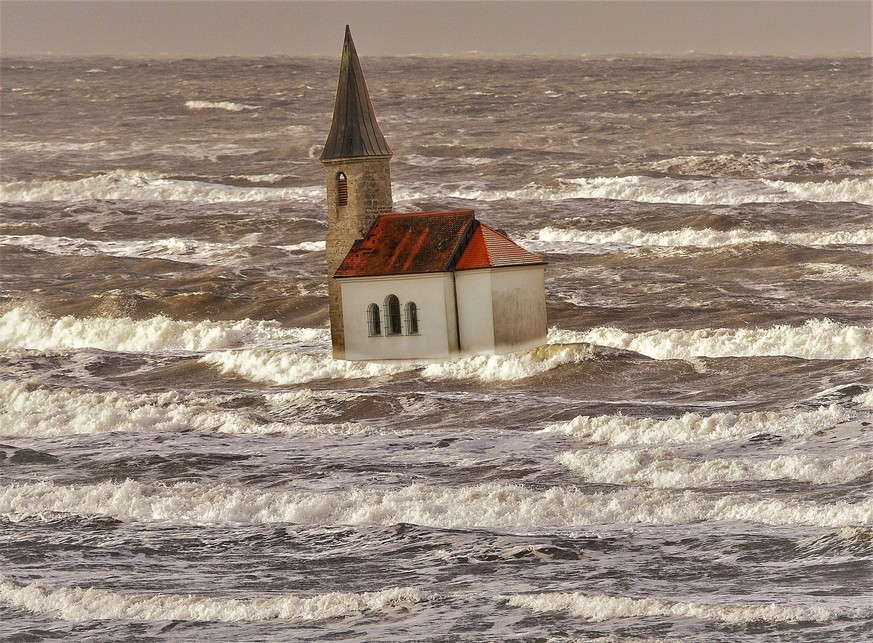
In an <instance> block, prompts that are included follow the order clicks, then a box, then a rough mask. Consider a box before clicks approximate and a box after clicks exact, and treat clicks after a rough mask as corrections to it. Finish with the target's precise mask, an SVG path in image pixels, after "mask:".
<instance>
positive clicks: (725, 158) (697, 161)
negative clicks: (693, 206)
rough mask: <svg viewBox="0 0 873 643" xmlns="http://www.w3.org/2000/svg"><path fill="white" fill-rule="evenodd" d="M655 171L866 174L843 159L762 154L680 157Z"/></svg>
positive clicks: (658, 165) (661, 163) (658, 164)
mask: <svg viewBox="0 0 873 643" xmlns="http://www.w3.org/2000/svg"><path fill="white" fill-rule="evenodd" d="M649 167H650V168H652V169H653V170H658V171H661V172H666V173H668V174H677V173H681V174H696V175H704V176H706V175H708V176H723V175H726V174H734V175H737V174H739V175H746V176H755V177H762V178H763V177H775V176H786V175H792V174H795V175H796V174H801V175H802V174H806V175H809V174H822V173H827V174H830V175H834V174H843V175H845V174H862V173H864V171H863V170H853V168H852V167H851V166H850V165H848V164H847V163H845V162H844V161H842V160H839V159H832V158H818V157H810V158H808V159H784V158H773V157H767V156H763V155H761V154H718V155H716V156H698V155H690V156H677V157H673V158H668V159H663V160H660V161H655V162H653V163H649Z"/></svg>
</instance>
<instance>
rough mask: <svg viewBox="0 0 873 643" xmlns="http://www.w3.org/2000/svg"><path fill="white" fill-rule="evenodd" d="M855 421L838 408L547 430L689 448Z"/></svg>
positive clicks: (592, 422)
mask: <svg viewBox="0 0 873 643" xmlns="http://www.w3.org/2000/svg"><path fill="white" fill-rule="evenodd" d="M852 417H853V414H852V413H851V412H850V411H847V410H846V409H843V408H842V407H840V406H838V405H836V404H833V405H831V406H827V407H824V406H823V407H821V408H819V409H816V410H814V411H778V412H777V411H752V412H748V413H724V412H717V413H713V414H711V415H700V414H698V413H686V414H684V415H682V416H680V417H674V418H667V419H664V420H657V419H654V418H635V417H630V416H627V415H600V416H596V417H590V416H586V415H580V416H578V417H576V418H574V419H573V420H571V421H569V422H560V423H556V424H551V425H549V426H547V427H546V428H544V429H543V432H546V433H548V432H558V433H566V434H568V435H571V436H573V437H574V438H578V439H584V440H586V441H590V442H598V443H603V444H610V445H624V444H639V445H645V444H655V445H664V444H685V443H690V442H713V441H717V440H733V439H737V438H750V437H753V436H756V435H760V434H765V433H766V434H776V435H790V436H804V435H810V434H812V433H815V432H816V431H819V430H821V429H826V428H829V427H832V426H835V425H836V424H839V423H841V422H846V421H848V420H850V419H851V418H852Z"/></svg>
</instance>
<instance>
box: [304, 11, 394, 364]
mask: <svg viewBox="0 0 873 643" xmlns="http://www.w3.org/2000/svg"><path fill="white" fill-rule="evenodd" d="M392 156H393V152H392V151H391V148H390V147H389V146H388V142H387V141H386V140H385V137H384V136H383V135H382V130H381V129H380V128H379V123H377V122H376V115H375V112H374V110H373V103H371V102H370V93H369V92H368V91H367V83H366V82H365V81H364V72H363V71H362V70H361V63H360V61H359V60H358V54H357V52H356V51H355V44H354V43H353V42H352V33H351V31H350V30H349V28H348V26H346V38H345V43H344V44H343V55H342V62H341V63H340V74H339V82H338V83H337V89H336V101H335V103H334V108H333V120H332V122H331V126H330V133H329V134H328V135H327V142H326V143H325V144H324V151H323V152H322V154H321V158H320V160H321V163H322V165H324V177H325V183H326V185H327V277H328V280H327V291H328V298H329V300H330V334H331V341H332V343H333V355H334V357H338V358H342V357H345V331H344V328H343V311H342V296H341V289H340V284H339V283H338V282H337V280H336V279H334V273H335V272H336V270H337V268H339V266H340V264H341V263H342V261H343V259H345V257H346V255H347V254H348V252H349V250H350V249H351V248H352V245H354V243H355V241H357V240H358V239H363V238H364V236H365V235H366V234H367V231H368V230H369V229H370V228H371V227H372V226H373V223H375V221H376V219H377V218H379V215H380V214H385V213H386V212H391V209H392V208H393V207H394V206H393V202H392V199H391V171H390V169H389V162H390V161H391V157H392Z"/></svg>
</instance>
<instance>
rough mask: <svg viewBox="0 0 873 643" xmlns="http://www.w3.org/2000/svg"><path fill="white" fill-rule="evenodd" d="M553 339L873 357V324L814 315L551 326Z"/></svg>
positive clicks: (662, 349)
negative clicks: (636, 326) (631, 326)
mask: <svg viewBox="0 0 873 643" xmlns="http://www.w3.org/2000/svg"><path fill="white" fill-rule="evenodd" d="M549 341H550V342H561V343H580V342H581V343H589V344H596V345H599V346H611V347H613V348H620V349H624V350H631V351H635V352H637V353H641V354H643V355H646V356H648V357H652V358H654V359H659V360H666V359H683V360H687V359H692V358H694V357H764V356H789V357H800V358H802V359H865V358H870V357H873V328H871V327H865V326H849V325H846V324H841V323H838V322H834V321H831V320H829V319H810V320H807V321H806V322H805V323H804V324H803V325H802V326H788V325H785V324H779V325H776V326H771V327H769V328H701V329H697V330H684V329H678V328H673V329H669V330H651V331H646V332H643V333H628V332H626V331H623V330H619V329H618V328H610V327H598V328H592V329H591V330H589V331H568V330H559V329H554V328H553V329H551V330H550V331H549Z"/></svg>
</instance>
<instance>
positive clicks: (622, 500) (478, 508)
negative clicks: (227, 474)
mask: <svg viewBox="0 0 873 643" xmlns="http://www.w3.org/2000/svg"><path fill="white" fill-rule="evenodd" d="M57 513H65V514H73V515H79V516H104V517H111V518H115V519H117V520H122V521H140V522H161V523H170V524H197V525H205V524H227V523H231V524H267V523H298V524H355V525H359V524H375V525H386V526H387V525H394V524H397V523H413V524H418V525H427V526H432V527H442V528H470V527H491V528H512V529H539V528H570V527H578V526H582V525H586V526H587V525H627V524H648V525H682V524H690V523H697V522H706V521H722V520H726V521H744V522H750V523H757V524H764V525H774V526H776V525H807V526H817V527H853V526H868V525H870V524H871V522H873V498H868V499H866V500H863V501H860V502H857V503H851V502H846V501H843V500H839V501H835V502H833V503H826V502H821V501H815V502H812V501H804V500H795V499H792V498H771V497H755V496H752V495H750V494H748V493H746V494H730V495H718V496H714V495H712V494H708V493H701V492H696V491H689V490H683V491H681V492H680V491H677V490H675V489H671V490H658V489H642V488H638V487H632V488H626V489H622V490H620V491H616V492H613V493H584V492H583V491H581V490H579V489H577V488H575V487H552V488H549V489H546V490H533V489H530V488H527V487H524V486H521V485H513V484H498V483H486V484H479V485H471V486H462V487H455V486H452V487H445V486H436V485H425V484H417V483H416V484H412V485H409V486H406V487H401V488H392V489H388V490H386V489H383V488H372V487H353V488H350V489H346V490H344V491H330V492H302V491H274V490H259V489H255V488H252V487H230V486H226V485H221V484H211V485H201V484H197V483H192V482H182V483H177V484H173V485H163V484H146V483H142V482H137V481H134V480H125V481H123V482H114V481H105V482H99V483H95V484H85V485H63V484H55V483H53V482H46V481H44V482H33V483H21V484H10V485H0V516H5V517H8V518H9V519H13V520H22V519H27V518H31V517H39V516H41V515H46V514H57Z"/></svg>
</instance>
